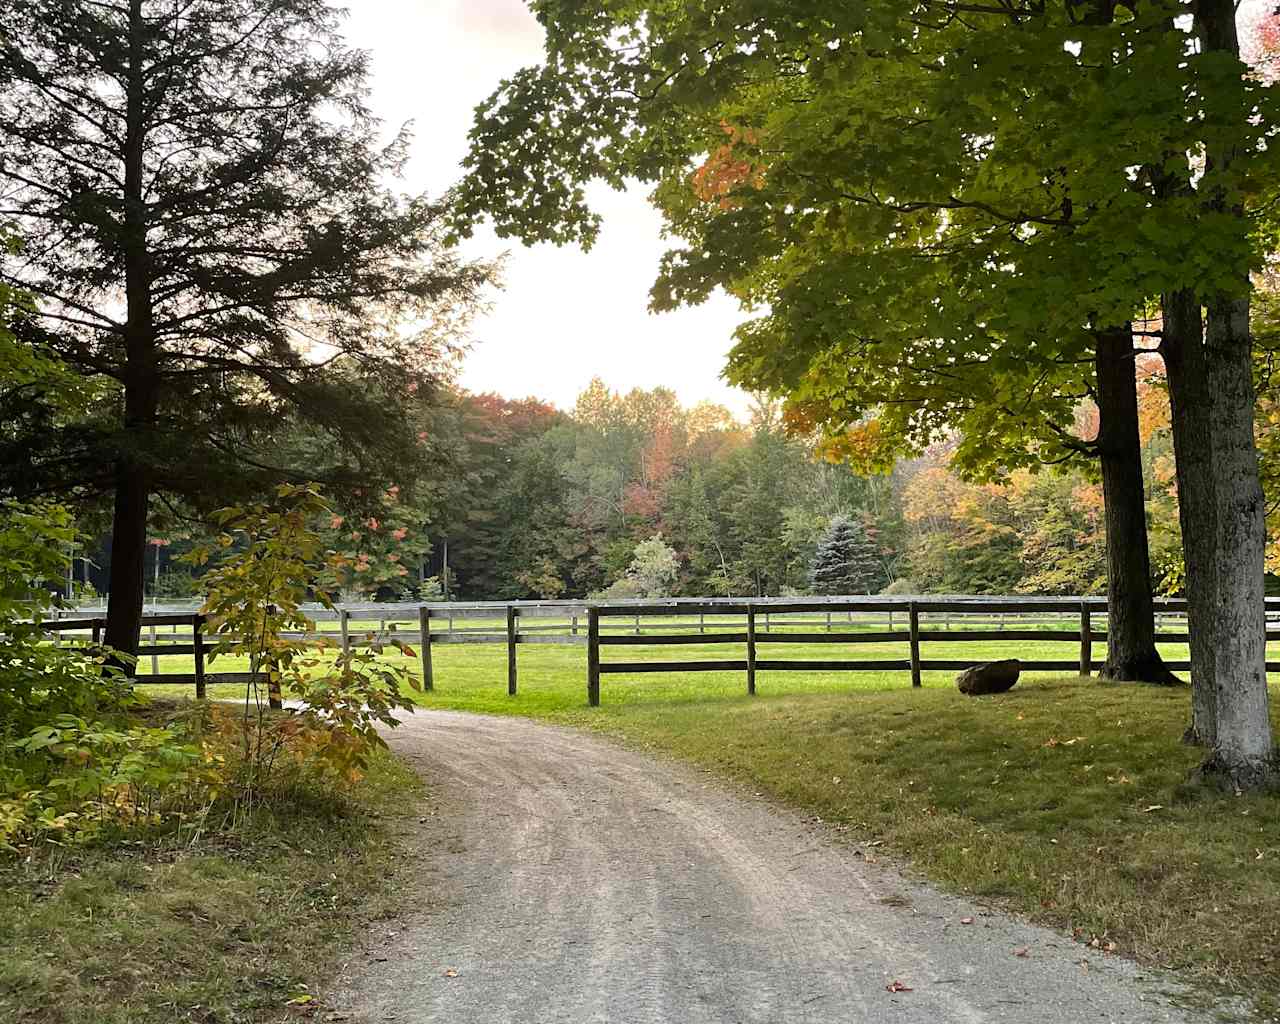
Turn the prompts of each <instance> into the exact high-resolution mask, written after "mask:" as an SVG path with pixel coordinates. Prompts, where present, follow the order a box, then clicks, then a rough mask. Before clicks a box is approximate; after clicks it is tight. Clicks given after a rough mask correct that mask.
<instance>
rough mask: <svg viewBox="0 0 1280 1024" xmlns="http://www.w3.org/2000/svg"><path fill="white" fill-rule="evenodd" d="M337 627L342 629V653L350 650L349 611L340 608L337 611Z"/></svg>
mask: <svg viewBox="0 0 1280 1024" xmlns="http://www.w3.org/2000/svg"><path fill="white" fill-rule="evenodd" d="M338 628H339V629H340V630H342V653H343V654H346V653H348V652H349V651H350V650H351V613H350V612H349V611H347V609H345V608H342V609H339V611H338Z"/></svg>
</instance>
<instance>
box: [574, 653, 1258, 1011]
mask: <svg viewBox="0 0 1280 1024" xmlns="http://www.w3.org/2000/svg"><path fill="white" fill-rule="evenodd" d="M1187 706H1188V694H1187V693H1186V692H1185V691H1182V692H1179V691H1169V690H1164V689H1158V688H1147V687H1142V688H1138V687H1133V686H1124V685H1112V684H1102V683H1098V682H1096V681H1092V682H1091V681H1088V680H1076V679H1058V680H1035V681H1030V682H1024V683H1022V684H1020V685H1019V687H1018V688H1016V689H1015V690H1013V691H1011V692H1010V693H1008V694H1005V695H1001V696H999V697H989V698H983V699H980V700H973V699H968V698H964V697H962V696H960V695H958V694H957V693H955V692H954V691H953V690H944V689H926V690H923V691H917V692H915V693H912V692H910V691H905V692H904V691H902V690H882V691H877V692H856V693H850V694H846V695H840V696H834V695H830V694H813V695H794V696H786V697H776V698H764V699H757V700H756V701H748V700H746V699H741V700H732V701H724V702H721V703H718V704H711V705H703V706H693V705H689V706H684V705H679V704H669V705H666V706H662V707H653V706H650V707H637V706H632V707H615V708H612V709H610V708H607V707H606V708H603V709H601V710H600V712H599V713H594V714H587V713H585V712H573V713H568V714H564V715H560V716H556V717H558V718H560V719H561V720H562V721H565V722H571V723H578V724H585V725H590V726H592V727H594V728H598V729H603V730H605V731H607V732H610V733H613V734H615V735H618V736H620V737H623V738H625V739H626V740H627V741H628V742H630V743H634V744H639V745H642V746H645V747H649V748H651V749H653V750H656V751H660V752H662V753H666V754H673V755H676V756H678V757H680V758H683V759H686V760H689V761H692V762H694V763H696V764H699V765H703V766H705V767H708V768H711V769H714V770H716V771H718V772H720V773H722V774H724V775H727V776H729V777H731V778H734V779H737V780H740V781H742V782H745V783H748V784H750V786H751V787H752V788H753V789H754V790H757V791H761V790H762V791H764V792H766V793H767V794H769V795H771V796H773V797H775V798H777V799H780V800H782V801H784V802H786V803H788V804H791V805H793V806H796V807H799V808H803V809H804V810H806V811H809V812H812V813H814V814H815V815H817V816H819V817H821V818H822V819H823V820H824V821H826V822H828V823H832V824H835V825H837V826H839V827H842V828H847V829H848V831H849V834H850V835H851V836H852V837H854V838H855V839H857V840H860V841H868V840H874V841H878V842H880V843H883V847H879V846H877V847H875V848H868V849H870V850H871V855H872V856H874V855H876V854H877V853H878V852H879V851H880V850H881V849H883V850H885V851H888V852H889V853H890V854H891V855H892V856H893V857H895V858H896V859H899V860H901V861H904V862H906V863H909V864H910V866H911V867H913V868H914V869H916V870H918V871H920V872H921V873H922V874H924V875H925V876H926V877H928V878H930V879H932V880H934V881H936V882H939V883H942V884H943V885H944V886H946V887H947V888H950V889H953V890H958V891H962V892H966V893H973V894H976V895H978V896H982V897H986V898H989V899H991V900H993V901H996V902H998V903H1000V904H1001V905H1004V906H1008V907H1010V908H1012V909H1015V910H1017V911H1020V912H1022V913H1025V914H1027V915H1029V916H1030V917H1032V918H1034V919H1036V920H1038V921H1041V922H1044V923H1047V924H1051V925H1053V926H1056V927H1058V928H1061V929H1063V930H1064V931H1067V932H1070V933H1074V934H1075V935H1076V936H1077V937H1079V938H1080V939H1081V940H1082V941H1084V942H1086V943H1093V942H1096V944H1097V946H1096V949H1094V950H1093V951H1089V950H1086V951H1084V953H1085V955H1086V956H1093V955H1098V956H1102V955H1106V954H1107V952H1109V951H1114V952H1118V953H1124V954H1128V955H1132V956H1135V957H1137V958H1139V959H1140V960H1142V961H1144V962H1147V963H1154V964H1160V965H1164V966H1168V967H1173V968H1178V969H1182V970H1186V971H1189V972H1191V973H1192V974H1193V975H1195V976H1196V977H1197V978H1198V979H1200V980H1201V981H1203V982H1205V983H1206V984H1207V985H1208V986H1209V987H1210V989H1221V990H1223V991H1228V990H1229V991H1233V992H1242V993H1245V994H1247V995H1249V996H1251V997H1254V998H1257V999H1259V1000H1260V1005H1261V1006H1262V1007H1264V1008H1267V1009H1270V1010H1272V1011H1274V1010H1275V1008H1276V1007H1277V1006H1280V956H1278V954H1277V953H1276V950H1277V947H1278V945H1280V798H1277V797H1247V798H1239V797H1230V796H1220V795H1215V794H1210V793H1205V792H1202V791H1199V790H1196V789H1195V788H1193V787H1190V786H1188V785H1187V784H1186V780H1187V778H1188V775H1189V773H1190V771H1191V769H1192V768H1193V767H1194V766H1195V764H1196V763H1197V760H1198V758H1199V756H1200V754H1199V752H1197V751H1195V750H1192V749H1189V748H1186V747H1183V746H1181V745H1180V744H1179V742H1178V739H1179V736H1180V735H1181V733H1182V730H1183V728H1184V727H1185V725H1186V722H1187V714H1188V710H1187ZM1277 726H1278V727H1280V721H1278V722H1277Z"/></svg>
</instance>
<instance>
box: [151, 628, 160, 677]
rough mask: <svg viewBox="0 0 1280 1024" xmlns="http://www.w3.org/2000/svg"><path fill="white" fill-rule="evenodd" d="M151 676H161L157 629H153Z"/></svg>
mask: <svg viewBox="0 0 1280 1024" xmlns="http://www.w3.org/2000/svg"><path fill="white" fill-rule="evenodd" d="M151 674H152V675H153V676H158V675H159V674H160V655H159V654H157V653H156V627H155V626H154V625H153V626H152V627H151Z"/></svg>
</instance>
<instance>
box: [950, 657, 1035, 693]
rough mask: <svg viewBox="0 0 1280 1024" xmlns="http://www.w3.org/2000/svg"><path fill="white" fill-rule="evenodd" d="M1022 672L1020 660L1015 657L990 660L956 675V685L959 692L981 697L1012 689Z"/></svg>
mask: <svg viewBox="0 0 1280 1024" xmlns="http://www.w3.org/2000/svg"><path fill="white" fill-rule="evenodd" d="M1021 674H1022V662H1020V661H1019V660H1018V659H1017V658H1008V659H1006V660H1005V661H991V662H988V663H987V664H985V665H974V666H973V668H967V669H965V670H964V671H963V672H961V673H960V674H959V675H958V676H956V686H958V687H959V688H960V692H961V693H965V694H968V695H969V696H970V697H981V696H982V695H983V694H987V693H1004V692H1005V690H1011V689H1013V684H1014V683H1016V682H1017V681H1018V676H1020V675H1021Z"/></svg>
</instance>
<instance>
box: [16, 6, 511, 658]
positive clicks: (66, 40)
mask: <svg viewBox="0 0 1280 1024" xmlns="http://www.w3.org/2000/svg"><path fill="white" fill-rule="evenodd" d="M340 24H341V14H340V12H337V11H335V9H334V8H332V7H331V6H330V4H329V3H328V2H327V0H182V2H173V0H7V2H6V3H4V4H0V221H11V222H13V223H15V224H16V225H17V228H18V230H19V232H20V234H21V236H22V239H23V248H22V249H21V251H20V252H18V253H16V254H14V255H12V256H0V283H9V284H11V285H14V286H17V287H20V288H23V289H25V290H26V291H27V292H28V293H30V294H31V295H32V296H33V297H34V299H35V301H36V303H37V310H36V316H35V317H34V318H33V319H32V322H31V323H29V324H28V325H27V327H28V328H29V330H30V332H31V338H32V342H33V343H38V344H40V345H42V346H44V347H46V348H48V349H49V350H51V351H52V352H53V353H54V354H55V355H57V356H58V357H60V358H61V359H62V360H63V361H64V363H66V364H67V365H69V366H71V367H73V368H74V369H75V370H76V371H77V372H79V373H80V374H82V375H83V376H84V377H85V378H88V379H92V380H95V381H98V382H101V383H102V385H103V387H104V390H105V392H106V393H107V395H108V396H109V398H108V401H107V403H106V405H107V408H106V409H105V411H104V412H103V414H102V415H100V416H97V417H95V420H94V422H93V424H91V426H90V427H88V428H86V427H85V426H84V425H79V433H78V434H76V435H75V436H74V437H68V438H65V439H63V438H60V437H59V436H45V437H43V438H42V439H41V447H39V448H38V449H34V450H36V451H39V452H46V453H48V457H41V458H36V459H33V461H32V465H31V466H30V467H28V468H29V469H30V473H31V474H33V475H34V476H36V477H38V476H39V475H40V474H47V476H48V479H44V480H34V479H32V480H28V473H26V472H23V473H22V474H15V473H12V472H10V473H7V474H5V475H4V478H3V480H0V484H3V486H4V487H5V488H6V489H9V488H10V486H11V485H12V486H14V487H17V486H18V485H19V484H28V483H29V484H31V485H32V486H35V485H36V484H37V483H38V484H39V485H40V486H41V487H43V488H44V489H46V490H50V491H63V492H69V493H77V494H82V495H83V494H86V493H88V494H92V493H95V492H97V493H101V494H104V495H109V496H111V498H112V499H113V501H114V516H113V529H112V537H111V579H110V607H109V609H108V614H107V628H106V637H105V639H106V642H107V644H109V645H110V646H112V647H114V648H116V649H118V650H121V651H125V652H128V653H133V652H136V649H137V643H138V625H139V619H140V615H141V610H142V595H143V564H144V557H145V552H146V538H147V519H148V513H149V511H150V510H151V509H152V508H153V507H154V506H155V504H156V502H157V501H169V500H171V499H174V498H176V499H178V500H179V501H181V502H187V501H195V502H197V503H198V499H200V498H201V497H203V498H204V499H205V500H206V501H213V502H217V499H218V498H219V497H223V498H225V497H226V491H227V490H228V489H229V488H231V487H233V486H242V485H243V484H244V482H245V480H246V478H247V477H253V478H254V480H255V485H256V486H261V485H262V484H265V483H270V482H278V481H279V480H282V479H286V480H287V479H290V477H291V476H292V475H294V474H295V473H296V472H297V471H298V469H297V467H295V466H291V465H289V457H288V454H287V453H286V452H284V451H283V450H281V449H279V448H278V447H277V446H276V445H274V444H272V443H271V441H270V436H269V435H270V432H271V431H273V430H274V429H276V427H277V426H278V425H279V424H281V423H282V422H290V421H292V422H299V421H302V422H306V423H308V424H310V425H312V426H313V427H315V428H318V432H319V433H321V434H324V435H327V436H328V437H329V438H330V439H331V442H332V444H331V447H332V448H334V449H335V450H336V449H346V450H348V451H350V452H352V453H356V454H353V460H354V461H355V462H360V461H361V457H360V455H359V453H366V454H367V453H368V452H369V451H371V450H375V449H381V450H383V452H384V454H387V455H393V454H394V452H393V451H390V449H394V448H397V446H399V448H398V450H400V451H403V452H405V453H408V454H412V451H413V448H414V444H415V441H416V435H415V434H414V433H413V431H412V428H411V427H410V426H409V422H408V417H407V416H406V415H404V412H405V407H406V406H407V405H408V403H410V402H411V401H421V400H422V399H423V397H424V396H428V395H429V394H430V393H431V388H432V385H433V384H434V383H436V382H437V380H438V379H439V377H440V375H441V366H442V365H443V360H444V358H445V357H446V355H447V351H446V350H447V349H448V348H449V347H450V342H449V340H448V339H449V338H450V337H452V334H451V330H450V324H451V323H452V320H453V318H455V317H456V316H458V315H459V312H460V311H465V310H467V309H468V308H471V307H472V306H473V305H474V301H475V296H476V291H477V289H478V288H479V287H481V286H482V285H483V284H484V283H485V281H486V280H487V279H488V276H489V270H488V268H487V267H483V266H477V265H469V264H464V263H461V262H459V261H458V260H457V259H456V258H455V257H454V256H452V255H451V254H450V253H449V251H448V250H446V249H445V248H444V244H443V238H444V235H443V225H442V219H443V218H442V214H443V209H442V207H441V206H440V205H439V204H435V203H432V202H429V201H427V200H425V199H422V198H407V197H403V196H400V195H398V194H396V193H394V192H392V191H390V190H389V189H388V188H387V187H386V185H385V184H384V183H385V182H386V181H387V180H389V179H390V178H391V177H393V176H394V175H395V173H396V172H397V171H398V169H399V166H400V164H401V162H402V160H403V158H404V155H405V142H406V137H405V135H404V133H403V132H401V133H399V134H395V133H392V136H391V138H390V141H389V142H388V141H387V140H386V139H383V138H381V137H380V135H381V126H380V124H379V122H378V121H377V120H376V119H375V118H374V117H373V116H372V114H371V113H370V111H369V110H368V109H367V107H366V106H365V94H366V75H367V69H368V60H367V57H366V55H365V54H363V53H361V52H358V51H354V50H351V49H350V48H348V47H347V46H345V45H344V43H343V40H342V37H341V35H340V32H339V29H340ZM405 323H414V324H420V325H421V324H426V325H428V326H427V327H426V328H419V329H418V330H417V333H416V334H412V335H411V333H410V332H405V331H402V330H401V329H400V326H401V325H402V324H405ZM338 364H340V365H341V366H342V368H343V373H342V374H340V375H338V374H334V373H332V372H327V368H330V369H331V368H332V366H334V365H338ZM383 461H384V464H385V461H386V460H383ZM19 475H20V476H21V478H22V479H21V480H17V479H15V478H16V477H17V476H19ZM217 503H221V504H225V500H223V501H221V502H217Z"/></svg>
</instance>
